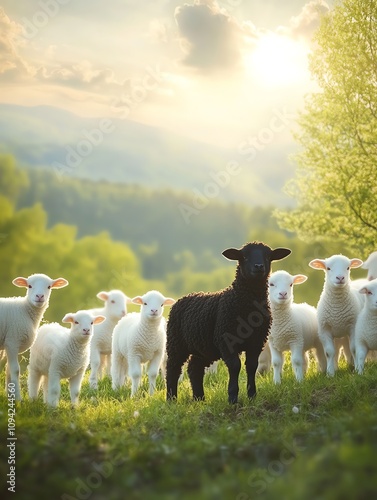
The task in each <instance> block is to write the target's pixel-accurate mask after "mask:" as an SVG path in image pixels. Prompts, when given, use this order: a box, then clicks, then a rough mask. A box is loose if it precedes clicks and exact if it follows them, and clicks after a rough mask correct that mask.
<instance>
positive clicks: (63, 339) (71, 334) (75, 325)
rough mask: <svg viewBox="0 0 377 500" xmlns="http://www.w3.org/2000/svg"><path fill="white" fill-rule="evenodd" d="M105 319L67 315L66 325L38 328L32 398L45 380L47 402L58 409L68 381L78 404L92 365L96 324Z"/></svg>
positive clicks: (86, 314) (81, 313)
mask: <svg viewBox="0 0 377 500" xmlns="http://www.w3.org/2000/svg"><path fill="white" fill-rule="evenodd" d="M104 319H105V318H104V316H94V315H92V314H91V313H89V312H88V311H78V312H76V313H74V314H73V313H69V314H66V315H65V316H64V318H63V322H65V323H71V328H70V329H69V328H65V327H63V326H61V325H60V324H58V323H47V324H45V325H42V326H41V327H40V329H39V332H38V336H37V339H36V341H35V343H34V344H33V346H32V348H31V349H30V360H29V375H28V387H29V397H30V398H31V399H35V398H36V397H37V396H38V391H39V386H40V384H41V382H42V379H43V394H44V401H45V403H47V404H48V405H49V406H52V407H56V406H57V405H58V402H59V396H60V380H61V379H65V378H67V379H68V380H69V385H70V392H71V401H72V404H77V402H78V396H79V392H80V387H81V383H82V379H83V376H84V373H85V370H86V368H87V366H88V364H89V351H90V340H91V337H92V334H93V325H94V324H99V323H101V322H103V321H104Z"/></svg>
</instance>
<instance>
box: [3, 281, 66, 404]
mask: <svg viewBox="0 0 377 500" xmlns="http://www.w3.org/2000/svg"><path fill="white" fill-rule="evenodd" d="M12 283H13V284H14V285H16V286H19V287H25V288H27V292H26V296H25V297H7V298H1V299H0V352H2V351H3V350H5V352H6V356H7V376H6V391H7V387H8V384H10V383H12V384H14V389H15V398H16V399H17V400H21V391H20V380H19V379H20V366H19V363H18V355H19V354H20V353H22V352H25V351H27V350H28V349H29V348H30V347H31V345H32V344H33V342H34V340H35V337H36V335H37V330H38V327H39V324H40V322H41V319H42V317H43V314H44V312H45V311H46V309H47V307H48V304H49V298H50V294H51V290H52V289H53V288H63V287H65V286H67V285H68V281H67V280H65V279H64V278H57V279H51V278H49V277H48V276H46V275H45V274H32V275H31V276H29V277H28V278H22V277H19V278H15V279H14V280H13V281H12ZM2 355H3V353H2ZM1 357H2V356H0V358H1Z"/></svg>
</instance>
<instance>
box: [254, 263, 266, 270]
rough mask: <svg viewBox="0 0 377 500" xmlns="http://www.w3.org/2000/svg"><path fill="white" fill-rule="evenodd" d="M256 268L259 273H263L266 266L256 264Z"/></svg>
mask: <svg viewBox="0 0 377 500" xmlns="http://www.w3.org/2000/svg"><path fill="white" fill-rule="evenodd" d="M254 267H255V269H256V270H257V271H261V270H262V269H263V267H264V265H263V264H254Z"/></svg>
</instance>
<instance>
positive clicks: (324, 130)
mask: <svg viewBox="0 0 377 500" xmlns="http://www.w3.org/2000/svg"><path fill="white" fill-rule="evenodd" d="M376 23H377V4H376V2H375V1H374V0H345V1H344V2H341V3H338V5H337V6H336V7H335V8H334V9H333V10H332V11H331V12H330V13H329V14H327V15H326V16H324V17H323V18H322V22H321V26H320V29H319V31H318V32H317V34H316V36H315V42H316V44H317V48H316V49H315V51H314V54H313V56H312V58H311V71H312V74H313V76H314V78H315V79H316V80H317V82H318V84H319V86H320V88H321V91H320V92H317V93H314V94H312V95H310V96H309V97H308V98H307V101H306V109H305V111H304V113H302V114H301V116H300V118H299V125H300V132H299V133H298V134H296V139H297V141H298V142H299V144H300V145H301V146H302V149H301V152H300V153H298V155H297V156H296V157H295V159H296V161H297V163H298V169H297V173H296V178H295V179H293V180H292V181H291V182H289V183H288V184H287V186H286V190H287V192H288V194H290V195H291V196H293V197H294V198H296V200H297V208H296V209H294V210H292V211H288V212H281V211H278V212H277V217H278V220H279V222H280V224H281V225H282V226H283V227H285V228H288V229H289V230H293V231H296V232H297V233H298V234H299V236H301V237H304V238H306V239H310V240H313V239H315V238H316V239H326V238H327V239H334V238H335V239H343V241H345V242H347V244H348V246H352V247H353V248H354V249H358V250H363V252H365V253H368V252H370V251H373V250H375V246H376V239H377V233H376V231H377V186H376V175H377V170H376V165H377V86H376V79H377V69H376V68H377V30H376V29H375V28H376Z"/></svg>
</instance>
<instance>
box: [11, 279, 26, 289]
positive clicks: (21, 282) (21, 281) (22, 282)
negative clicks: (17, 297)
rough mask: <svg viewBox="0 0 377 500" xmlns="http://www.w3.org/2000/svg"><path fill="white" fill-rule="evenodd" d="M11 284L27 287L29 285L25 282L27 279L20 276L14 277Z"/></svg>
mask: <svg viewBox="0 0 377 500" xmlns="http://www.w3.org/2000/svg"><path fill="white" fill-rule="evenodd" d="M12 283H13V285H16V286H19V287H25V288H27V287H28V286H29V285H28V283H27V279H26V278H22V277H19V278H14V280H13V281H12Z"/></svg>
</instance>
